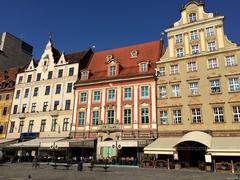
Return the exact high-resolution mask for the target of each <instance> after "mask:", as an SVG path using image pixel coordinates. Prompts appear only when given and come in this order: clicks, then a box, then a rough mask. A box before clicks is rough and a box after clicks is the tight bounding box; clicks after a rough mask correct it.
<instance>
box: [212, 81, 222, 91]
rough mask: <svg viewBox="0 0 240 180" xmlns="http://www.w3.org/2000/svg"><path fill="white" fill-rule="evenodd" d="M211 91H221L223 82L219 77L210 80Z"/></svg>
mask: <svg viewBox="0 0 240 180" xmlns="http://www.w3.org/2000/svg"><path fill="white" fill-rule="evenodd" d="M210 88H211V93H218V92H221V83H220V80H219V79H212V80H210Z"/></svg>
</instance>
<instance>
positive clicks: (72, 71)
mask: <svg viewBox="0 0 240 180" xmlns="http://www.w3.org/2000/svg"><path fill="white" fill-rule="evenodd" d="M73 75H74V67H71V68H69V71H68V76H73Z"/></svg>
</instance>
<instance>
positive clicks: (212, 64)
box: [208, 58, 218, 69]
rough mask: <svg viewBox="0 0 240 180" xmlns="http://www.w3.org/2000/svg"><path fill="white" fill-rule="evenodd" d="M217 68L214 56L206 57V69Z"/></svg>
mask: <svg viewBox="0 0 240 180" xmlns="http://www.w3.org/2000/svg"><path fill="white" fill-rule="evenodd" d="M216 68H218V62H217V59H216V58H211V59H208V69H216Z"/></svg>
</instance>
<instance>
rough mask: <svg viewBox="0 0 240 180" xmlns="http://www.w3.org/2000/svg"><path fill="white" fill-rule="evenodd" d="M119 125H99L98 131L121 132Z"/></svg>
mask: <svg viewBox="0 0 240 180" xmlns="http://www.w3.org/2000/svg"><path fill="white" fill-rule="evenodd" d="M122 128H123V127H122V125H121V124H100V125H98V129H97V130H98V131H102V132H107V131H109V132H114V131H121V130H122Z"/></svg>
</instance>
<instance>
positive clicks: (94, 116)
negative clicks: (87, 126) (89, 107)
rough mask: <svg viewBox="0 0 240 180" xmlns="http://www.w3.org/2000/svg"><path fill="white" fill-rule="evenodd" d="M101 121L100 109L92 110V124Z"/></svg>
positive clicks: (94, 124)
mask: <svg viewBox="0 0 240 180" xmlns="http://www.w3.org/2000/svg"><path fill="white" fill-rule="evenodd" d="M98 121H99V111H93V112H92V125H93V126H96V125H98Z"/></svg>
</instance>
